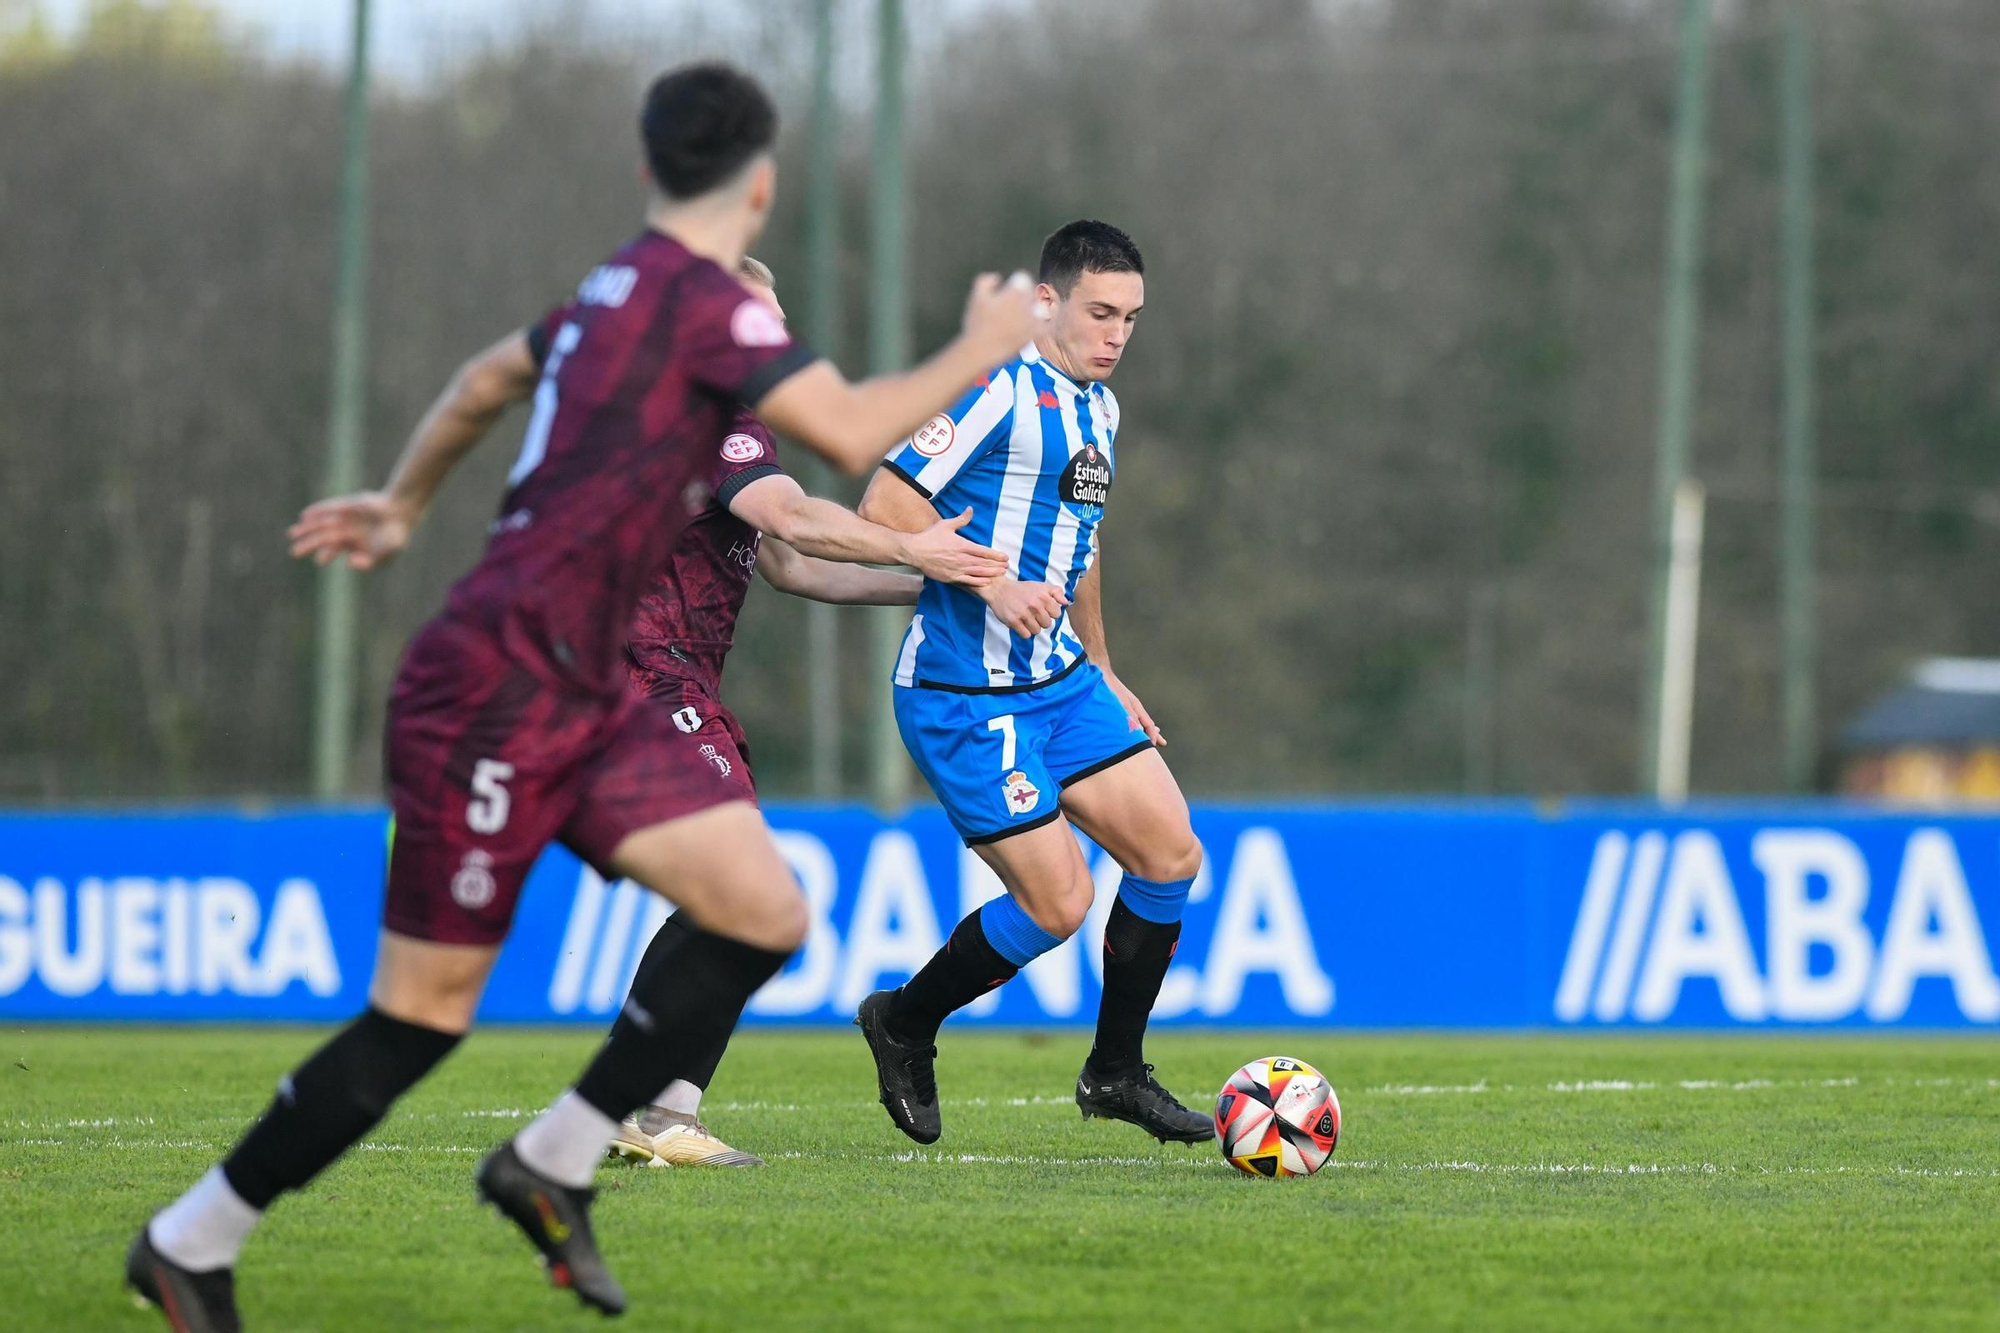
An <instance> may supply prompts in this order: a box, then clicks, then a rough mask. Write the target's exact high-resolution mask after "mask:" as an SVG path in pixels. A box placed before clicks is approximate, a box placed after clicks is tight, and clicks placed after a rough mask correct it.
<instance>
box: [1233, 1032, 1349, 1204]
mask: <svg viewBox="0 0 2000 1333" xmlns="http://www.w3.org/2000/svg"><path fill="white" fill-rule="evenodd" d="M1215 1136H1216V1141H1217V1142H1218V1143H1220V1144H1221V1145H1222V1155H1223V1156H1224V1157H1226V1158H1228V1159H1229V1164H1230V1165H1231V1166H1233V1167H1235V1168H1236V1169H1237V1170H1238V1171H1242V1172H1244V1173H1246V1174H1248V1175H1253V1176H1262V1177H1264V1178H1265V1179H1267V1180H1275V1179H1278V1178H1280V1177H1284V1176H1309V1175H1311V1174H1312V1173H1313V1172H1315V1171H1317V1170H1319V1169H1320V1168H1321V1167H1322V1166H1325V1165H1326V1164H1327V1162H1328V1161H1329V1160H1330V1159H1331V1158H1332V1157H1333V1145H1334V1144H1336V1143H1338V1142H1339V1141H1340V1098H1338V1097H1336V1096H1334V1093H1333V1085H1332V1084H1331V1083H1328V1082H1327V1081H1326V1075H1324V1074H1322V1073H1320V1072H1319V1071H1318V1070H1317V1069H1314V1068H1313V1067H1312V1066H1311V1065H1309V1064H1307V1063H1306V1062H1305V1061H1303V1060H1293V1059H1291V1058H1290V1057H1288V1056H1283V1055H1267V1056H1265V1057H1264V1058H1263V1059H1261V1060H1252V1061H1251V1062H1250V1063H1249V1064H1247V1065H1245V1066H1243V1068H1241V1069H1239V1070H1237V1071H1236V1072H1235V1073H1234V1074H1231V1075H1230V1076H1229V1082H1227V1083H1225V1084H1223V1085H1222V1091H1221V1092H1220V1093H1218V1094H1217V1095H1216V1098H1215Z"/></svg>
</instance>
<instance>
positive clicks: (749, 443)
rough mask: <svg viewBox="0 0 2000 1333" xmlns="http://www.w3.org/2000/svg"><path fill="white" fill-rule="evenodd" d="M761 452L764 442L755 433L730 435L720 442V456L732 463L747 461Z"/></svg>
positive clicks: (758, 455)
mask: <svg viewBox="0 0 2000 1333" xmlns="http://www.w3.org/2000/svg"><path fill="white" fill-rule="evenodd" d="M763 452H764V442H763V441H762V440H760V439H758V438H757V437H756V436H755V435H732V436H730V437H729V438H728V439H726V440H724V441H723V442H722V456H723V457H724V458H726V459H728V460H729V461H730V462H732V463H747V462H749V461H750V460H751V459H753V458H757V457H760V456H761V455H762V454H763Z"/></svg>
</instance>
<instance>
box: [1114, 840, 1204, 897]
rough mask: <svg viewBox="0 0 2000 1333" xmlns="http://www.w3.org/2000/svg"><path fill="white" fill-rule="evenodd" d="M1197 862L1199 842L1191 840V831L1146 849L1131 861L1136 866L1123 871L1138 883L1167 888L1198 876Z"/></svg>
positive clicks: (1199, 869)
mask: <svg viewBox="0 0 2000 1333" xmlns="http://www.w3.org/2000/svg"><path fill="white" fill-rule="evenodd" d="M1201 858H1202V851H1201V840H1200V839H1199V838H1197V837H1195V836H1194V830H1193V829H1191V828H1190V829H1183V830H1182V831H1181V832H1180V833H1179V834H1178V835H1177V836H1175V837H1173V838H1171V839H1168V840H1167V841H1166V842H1164V843H1162V844H1160V845H1158V846H1154V847H1149V848H1147V849H1146V850H1145V851H1144V852H1143V853H1142V854H1140V855H1139V856H1138V857H1136V858H1134V859H1135V860H1137V861H1138V862H1139V864H1138V865H1131V866H1126V867H1125V869H1126V870H1128V871H1130V872H1131V873H1132V874H1134V875H1137V876H1139V878H1141V879H1150V880H1153V881H1155V882H1157V883H1161V884H1171V883H1174V882H1175V881H1177V880H1184V879H1193V878H1194V877H1195V876H1196V875H1198V874H1200V873H1201Z"/></svg>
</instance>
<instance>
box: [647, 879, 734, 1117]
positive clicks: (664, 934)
mask: <svg viewBox="0 0 2000 1333" xmlns="http://www.w3.org/2000/svg"><path fill="white" fill-rule="evenodd" d="M694 933H695V926H694V923H693V922H692V921H690V920H689V919H688V917H687V914H686V913H685V912H676V913H674V914H673V915H672V916H670V917H668V918H667V919H666V920H665V921H663V922H661V923H660V928H659V930H657V931H655V932H654V934H653V938H652V939H651V940H650V941H648V942H647V944H646V953H645V956H644V957H642V958H641V959H640V960H639V968H638V971H637V972H635V973H634V974H633V977H632V989H633V990H634V991H635V992H636V991H637V990H638V989H639V978H640V977H643V976H645V975H646V974H647V973H649V972H651V971H653V970H654V969H656V968H661V967H669V966H672V964H670V963H668V962H666V961H664V960H665V959H667V958H668V957H670V956H671V955H672V954H673V952H674V951H675V950H676V949H678V948H680V947H681V945H682V944H684V943H685V942H686V941H687V940H688V939H689V938H690V937H691V936H693V934H694ZM731 1035H732V1033H729V1032H725V1033H723V1034H722V1035H721V1036H720V1037H719V1038H717V1039H716V1040H715V1041H713V1042H711V1043H710V1044H709V1047H708V1049H707V1050H704V1051H698V1052H696V1053H695V1054H694V1055H693V1057H692V1058H693V1060H694V1063H693V1064H692V1065H691V1066H690V1067H689V1068H687V1069H686V1070H684V1071H683V1072H681V1073H678V1074H675V1075H674V1078H676V1079H684V1080H686V1081H687V1082H689V1083H692V1084H694V1085H695V1086H696V1087H697V1088H700V1089H701V1090H702V1091H703V1092H706V1091H708V1085H709V1084H710V1083H712V1082H714V1081H715V1070H716V1066H718V1065H720V1064H721V1063H722V1053H723V1052H724V1051H726V1050H728V1049H729V1038H730V1036H731ZM669 1081H671V1080H669ZM665 1087H666V1084H664V1083H663V1084H661V1085H660V1087H659V1088H656V1089H654V1091H653V1092H652V1093H650V1094H648V1095H649V1096H653V1097H657V1096H658V1095H659V1094H660V1092H661V1091H663V1090H664V1089H665Z"/></svg>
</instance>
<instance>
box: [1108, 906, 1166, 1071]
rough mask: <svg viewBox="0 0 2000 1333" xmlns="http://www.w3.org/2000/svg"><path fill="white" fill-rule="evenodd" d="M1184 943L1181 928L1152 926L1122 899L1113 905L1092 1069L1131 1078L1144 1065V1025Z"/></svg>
mask: <svg viewBox="0 0 2000 1333" xmlns="http://www.w3.org/2000/svg"><path fill="white" fill-rule="evenodd" d="M1180 938H1181V923H1180V922H1178V921H1172V922H1168V923H1166V924H1164V925H1163V924H1161V923H1160V922H1157V921H1148V920H1146V918H1144V917H1142V916H1140V915H1139V914H1138V913H1137V912H1134V911H1133V910H1132V909H1131V908H1129V907H1127V906H1126V905H1125V900H1124V899H1123V898H1120V899H1118V900H1117V901H1116V902H1114V903H1112V905H1111V916H1110V918H1109V919H1107V920H1106V921H1105V923H1104V998H1103V999H1102V1000H1101V1001H1099V1003H1098V1006H1097V1041H1096V1044H1095V1045H1093V1046H1092V1047H1091V1048H1090V1067H1091V1068H1092V1069H1094V1070H1096V1071H1097V1072H1098V1073H1100V1074H1105V1073H1114V1072H1115V1073H1121V1074H1129V1073H1132V1072H1135V1071H1136V1070H1137V1069H1138V1068H1139V1066H1141V1065H1143V1064H1144V1063H1145V1062H1146V1047H1145V1041H1146V1019H1147V1017H1148V1016H1149V1015H1151V1014H1152V1012H1153V1001H1155V1000H1157V999H1159V998H1160V983H1162V982H1163V981H1165V980H1166V979H1167V965H1168V964H1169V963H1171V962H1173V960H1174V946H1175V945H1177V944H1179V943H1180Z"/></svg>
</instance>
